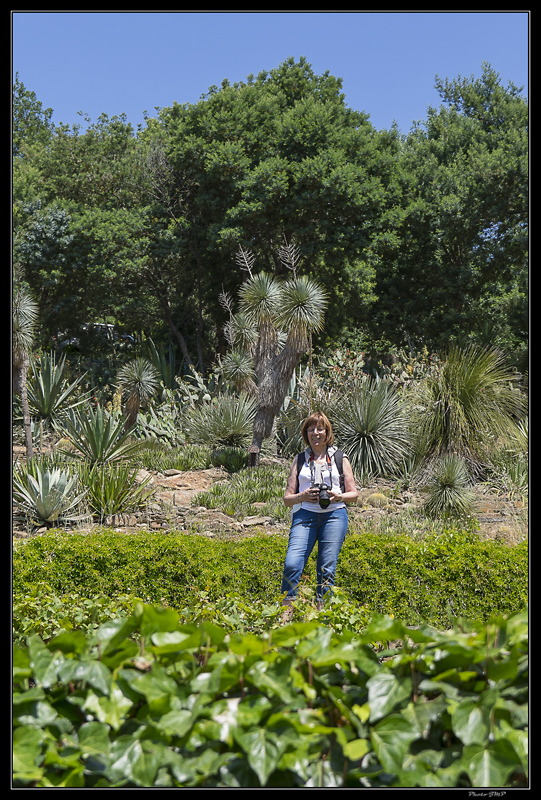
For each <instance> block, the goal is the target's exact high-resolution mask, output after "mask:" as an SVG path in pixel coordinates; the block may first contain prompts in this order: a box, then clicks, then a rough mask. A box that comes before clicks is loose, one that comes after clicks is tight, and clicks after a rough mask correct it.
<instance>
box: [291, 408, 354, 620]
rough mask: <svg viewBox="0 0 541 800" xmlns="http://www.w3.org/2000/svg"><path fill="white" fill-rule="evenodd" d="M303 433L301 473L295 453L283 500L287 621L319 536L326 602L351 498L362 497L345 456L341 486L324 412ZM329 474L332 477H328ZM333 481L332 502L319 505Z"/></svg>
mask: <svg viewBox="0 0 541 800" xmlns="http://www.w3.org/2000/svg"><path fill="white" fill-rule="evenodd" d="M302 438H303V440H304V442H305V444H306V445H307V447H306V450H305V451H304V456H305V458H304V464H303V465H302V468H301V470H300V472H298V460H297V457H295V460H294V461H293V464H292V465H291V471H290V473H289V478H288V480H287V486H286V491H285V495H284V503H285V504H286V506H288V507H289V508H291V509H292V522H291V530H290V533H289V544H288V549H287V554H286V559H285V565H284V575H283V579H282V592H283V593H285V596H284V599H283V601H282V602H283V604H284V605H285V606H288V608H287V610H286V612H285V614H284V620H285V619H288V618H289V619H290V618H291V614H292V609H291V607H290V606H291V603H292V601H293V600H294V599H295V597H296V595H297V586H298V585H299V581H300V579H301V576H302V573H303V571H304V568H305V567H306V563H307V561H308V558H309V557H310V553H311V552H312V550H313V548H314V545H315V543H316V541H317V542H318V552H317V588H316V601H317V606H318V608H321V607H322V605H323V596H324V595H325V593H326V592H328V591H329V590H330V589H331V588H332V586H333V585H334V575H335V572H336V564H337V562H338V556H339V555H340V550H341V548H342V544H343V543H344V539H345V538H346V531H347V526H348V515H347V509H346V503H351V502H353V501H354V500H356V499H357V496H358V492H357V487H356V486H355V479H354V477H353V471H352V469H351V464H350V463H349V460H348V459H347V456H345V455H344V457H343V467H342V469H343V474H344V485H343V487H341V486H340V474H339V472H338V467H337V465H336V463H335V460H334V457H333V456H334V453H335V452H336V448H334V447H332V443H333V441H334V436H333V432H332V426H331V423H330V422H329V420H328V419H327V417H326V416H325V414H322V413H321V412H315V413H313V414H310V416H309V417H308V418H307V419H306V420H305V421H304V423H303V426H302ZM329 478H330V480H329ZM323 482H325V483H327V485H329V484H330V486H331V488H330V490H329V492H328V495H329V498H330V503H329V504H328V505H327V507H322V505H324V503H322V505H320V502H319V501H320V497H319V495H320V489H319V485H320V484H321V483H323Z"/></svg>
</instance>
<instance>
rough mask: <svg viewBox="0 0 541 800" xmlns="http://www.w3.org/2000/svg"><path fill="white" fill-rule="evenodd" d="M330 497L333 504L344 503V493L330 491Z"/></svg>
mask: <svg viewBox="0 0 541 800" xmlns="http://www.w3.org/2000/svg"><path fill="white" fill-rule="evenodd" d="M329 497H330V498H331V503H341V502H342V492H336V491H334V489H329Z"/></svg>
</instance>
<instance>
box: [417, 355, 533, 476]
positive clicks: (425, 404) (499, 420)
mask: <svg viewBox="0 0 541 800" xmlns="http://www.w3.org/2000/svg"><path fill="white" fill-rule="evenodd" d="M515 378H516V376H515V375H514V373H512V372H511V370H510V369H508V368H507V367H506V364H505V360H504V357H503V355H502V354H501V353H499V352H498V351H496V350H493V349H488V348H480V347H476V346H470V347H468V348H465V349H460V348H451V350H450V351H449V354H448V356H447V359H446V360H445V363H444V364H443V366H442V368H441V369H440V370H439V372H438V374H437V375H433V376H429V377H428V378H427V379H426V380H425V381H424V382H423V383H422V384H421V386H420V391H419V406H420V410H419V413H417V415H416V418H415V428H416V432H417V447H418V451H419V453H420V454H422V455H423V456H424V458H425V460H426V461H427V462H428V463H429V462H430V460H432V459H437V458H438V457H439V456H442V455H447V454H455V455H457V456H460V457H461V458H462V459H464V460H465V461H466V462H467V464H468V467H469V469H470V470H471V471H472V473H473V474H475V475H480V474H481V473H482V471H483V469H484V468H485V466H486V464H487V463H488V462H489V461H490V451H491V449H493V447H494V446H499V444H500V443H501V442H502V441H504V442H505V441H509V439H510V437H512V435H513V432H514V431H515V430H516V427H517V426H516V422H515V420H516V419H518V418H521V417H523V416H524V413H525V406H526V400H525V397H524V396H523V395H522V394H521V392H520V391H519V390H518V389H516V388H514V386H513V384H514V383H515Z"/></svg>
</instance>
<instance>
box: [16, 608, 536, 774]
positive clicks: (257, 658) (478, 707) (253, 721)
mask: <svg viewBox="0 0 541 800" xmlns="http://www.w3.org/2000/svg"><path fill="white" fill-rule="evenodd" d="M387 640H394V641H396V640H398V641H399V646H398V647H397V648H395V649H394V650H387V651H381V650H380V649H379V647H378V643H381V642H384V641H387ZM13 667H14V686H15V694H14V702H13V710H14V732H13V745H14V757H13V770H14V783H15V786H16V787H27V788H31V787H47V788H57V787H58V788H68V787H70V788H83V787H84V788H113V787H126V788H143V787H169V788H189V787H199V788H262V787H266V788H272V787H289V788H299V787H307V788H308V787H311V788H318V787H325V788H338V787H346V788H363V787H378V788H381V787H430V788H450V787H470V788H471V787H473V788H476V787H509V786H512V787H517V786H518V787H520V786H525V785H526V782H527V779H528V759H527V701H528V635H527V613H526V612H523V613H521V614H518V615H515V616H512V617H509V618H506V617H499V618H493V619H492V620H490V621H489V622H488V623H487V624H481V623H475V624H474V623H465V622H461V625H460V627H455V628H454V629H453V630H448V631H445V632H440V631H438V630H436V629H435V628H432V627H431V626H429V625H425V624H423V625H421V626H419V627H416V628H415V627H414V628H411V627H408V626H406V625H405V624H404V623H403V622H400V621H399V620H397V619H393V618H391V617H389V616H384V615H377V614H376V615H374V616H373V617H372V619H371V621H370V623H369V625H368V627H367V628H366V629H365V630H364V632H363V633H362V634H354V633H352V632H351V631H346V630H344V631H342V632H340V633H337V632H336V631H333V630H332V629H331V628H327V627H324V626H321V625H320V624H319V623H318V622H316V621H313V622H308V623H304V624H299V623H296V624H291V625H288V626H286V627H281V628H278V629H275V630H272V631H268V632H266V633H263V634H261V635H254V634H230V633H228V632H227V631H226V630H224V629H223V628H221V627H219V626H217V625H215V624H213V623H212V622H204V623H202V624H200V625H194V624H181V623H180V622H179V617H178V614H177V613H176V612H175V611H173V610H172V609H169V608H163V607H157V606H152V605H146V604H144V603H141V602H138V603H136V604H135V606H134V608H133V612H132V614H131V615H130V616H127V617H123V618H119V619H118V618H117V619H113V620H109V621H106V622H105V623H104V624H102V625H101V626H100V628H99V629H98V630H97V632H96V636H95V637H90V638H88V637H86V636H85V634H84V633H82V632H81V631H69V632H65V633H61V634H59V635H57V636H55V637H54V638H53V639H51V640H50V641H48V642H47V643H45V642H44V641H43V640H42V639H41V638H40V637H39V636H31V637H30V638H29V640H28V647H27V648H19V647H17V648H15V651H14V658H13Z"/></svg>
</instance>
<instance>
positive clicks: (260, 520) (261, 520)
mask: <svg viewBox="0 0 541 800" xmlns="http://www.w3.org/2000/svg"><path fill="white" fill-rule="evenodd" d="M270 522H272V517H257V516H253V517H244V519H243V520H242V524H243V525H244V526H245V527H249V526H250V525H268V524H269V523H270Z"/></svg>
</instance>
